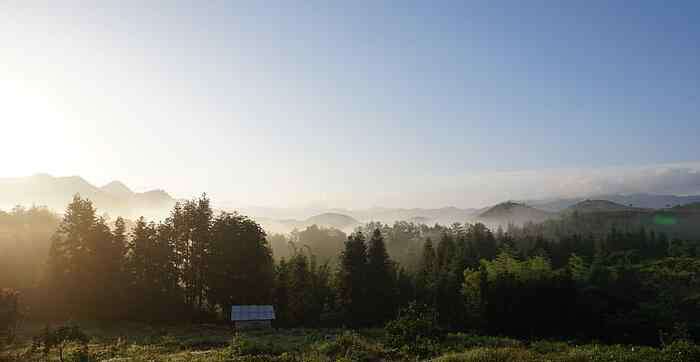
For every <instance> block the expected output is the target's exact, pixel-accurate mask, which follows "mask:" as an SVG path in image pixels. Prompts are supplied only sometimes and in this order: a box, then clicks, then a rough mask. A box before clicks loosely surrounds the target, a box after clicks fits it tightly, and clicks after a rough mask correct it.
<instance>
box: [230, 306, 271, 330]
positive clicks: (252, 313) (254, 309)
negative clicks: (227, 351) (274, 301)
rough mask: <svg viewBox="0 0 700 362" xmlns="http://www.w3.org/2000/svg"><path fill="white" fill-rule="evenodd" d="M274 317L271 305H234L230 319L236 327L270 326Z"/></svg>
mask: <svg viewBox="0 0 700 362" xmlns="http://www.w3.org/2000/svg"><path fill="white" fill-rule="evenodd" d="M274 319H275V308H274V307H273V306H271V305H234V306H232V307H231V321H232V322H233V326H234V327H235V328H238V329H252V328H271V327H272V321H273V320H274Z"/></svg>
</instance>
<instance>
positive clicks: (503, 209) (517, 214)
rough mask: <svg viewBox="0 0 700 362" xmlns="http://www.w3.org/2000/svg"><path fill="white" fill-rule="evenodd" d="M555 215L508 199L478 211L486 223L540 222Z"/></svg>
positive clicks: (480, 217)
mask: <svg viewBox="0 0 700 362" xmlns="http://www.w3.org/2000/svg"><path fill="white" fill-rule="evenodd" d="M555 216H556V215H555V214H553V213H549V212H546V211H543V210H540V209H536V208H534V207H531V206H528V205H525V204H521V203H517V202H512V201H508V202H503V203H500V204H498V205H495V206H493V207H490V208H488V209H487V210H486V211H484V212H482V213H480V214H479V217H478V218H479V219H480V220H482V221H485V222H487V223H499V224H507V223H513V224H524V223H526V222H542V221H544V220H547V219H549V218H552V217H555Z"/></svg>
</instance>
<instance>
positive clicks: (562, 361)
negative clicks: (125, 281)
mask: <svg viewBox="0 0 700 362" xmlns="http://www.w3.org/2000/svg"><path fill="white" fill-rule="evenodd" d="M31 336H35V338H34V339H32V338H31ZM395 337H396V334H395V333H394V332H391V331H390V330H389V329H387V330H382V329H362V330H358V331H352V332H351V331H347V330H341V329H281V330H276V331H274V330H261V331H247V332H237V331H234V330H231V329H230V328H227V327H225V326H217V325H212V324H205V325H202V324H194V325H153V324H141V323H123V322H116V323H109V326H104V324H102V325H100V324H95V323H88V324H86V325H83V326H82V327H81V328H78V327H77V326H75V325H69V326H65V327H57V328H45V327H41V326H40V325H26V326H25V329H24V330H22V331H20V338H19V339H18V341H17V342H15V343H14V344H12V345H10V346H9V347H8V348H5V349H0V361H2V362H10V361H12V362H16V361H26V362H35V361H36V362H39V361H42V362H46V361H52V362H54V361H60V355H61V354H62V355H63V360H64V361H65V362H78V361H84V362H94V361H105V360H108V361H115V362H116V361H132V362H141V361H143V362H145V361H149V362H152V361H159V362H160V361H163V362H165V361H170V362H176V361H178V362H184V361H191V362H192V361H201V362H204V361H228V362H230V361H284V362H302V361H303V362H314V361H318V362H333V361H336V362H337V361H340V362H346V361H347V362H355V361H358V362H374V361H377V362H379V361H407V362H408V361H419V360H420V361H466V362H475V361H478V362H511V361H517V362H541V361H551V362H691V361H692V362H694V361H697V360H698V358H699V357H700V346H698V345H695V344H693V343H691V342H689V341H685V340H679V341H676V342H673V343H670V344H667V345H664V346H662V347H658V348H655V347H642V346H634V345H601V344H573V343H567V342H555V341H551V340H536V341H531V342H522V341H518V340H514V339H510V338H503V337H488V336H480V335H474V334H463V333H449V334H446V335H444V336H442V338H437V339H432V342H431V343H429V344H428V343H424V344H423V346H425V347H427V346H429V347H430V348H424V349H421V350H416V351H412V347H414V346H415V345H412V344H405V345H402V346H400V347H399V348H396V347H393V345H394V344H393V342H392V341H395ZM46 343H48V345H50V346H51V347H50V348H48V349H46Z"/></svg>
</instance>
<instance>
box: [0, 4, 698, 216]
mask: <svg viewBox="0 0 700 362" xmlns="http://www.w3.org/2000/svg"><path fill="white" fill-rule="evenodd" d="M141 3H143V2H140V1H139V2H132V3H130V2H125V1H119V2H115V3H113V4H110V5H106V4H108V2H106V1H103V2H100V4H101V5H100V6H88V5H86V4H85V3H84V2H83V3H82V4H80V3H75V4H73V6H71V3H70V2H69V1H61V2H54V1H46V2H32V1H16V2H15V1H0V44H1V45H2V46H1V47H0V125H1V128H0V152H1V154H2V158H1V160H2V164H0V177H2V176H21V175H29V174H33V173H36V172H48V173H51V174H54V175H73V174H77V175H81V176H83V177H85V178H86V179H87V180H89V181H91V182H94V183H96V184H102V183H106V182H108V181H111V180H113V179H119V180H122V181H124V182H125V183H127V184H128V185H130V186H132V187H133V188H134V189H136V190H145V189H149V188H163V189H166V190H167V191H169V192H171V193H172V194H174V195H175V196H179V197H189V196H191V195H194V194H196V193H199V192H203V191H206V192H208V193H210V195H212V197H213V198H214V199H215V200H220V201H226V202H229V203H232V204H234V205H238V204H240V205H251V204H253V205H276V206H299V205H303V204H306V203H317V202H321V203H326V204H327V205H329V206H344V207H365V206H372V205H383V206H404V207H407V206H417V207H418V206H424V207H425V206H431V207H433V206H443V205H455V206H480V204H483V203H486V202H492V201H493V200H496V199H499V198H500V199H507V198H518V197H524V196H526V195H530V194H532V195H540V194H542V195H547V194H550V193H552V194H562V193H567V192H579V191H577V190H578V189H577V187H579V188H581V187H582V186H581V185H586V184H587V183H588V184H591V182H592V181H591V180H592V179H595V180H599V179H603V178H604V179H605V180H604V181H596V182H598V184H596V185H593V186H590V187H589V188H588V189H586V190H589V189H592V190H598V189H600V190H608V189H615V187H613V186H614V185H618V184H619V185H623V184H624V185H623V186H624V187H623V186H620V189H621V190H622V191H625V190H627V191H629V190H637V189H644V188H645V187H646V188H649V190H647V191H651V192H662V191H664V190H665V191H668V190H675V191H674V192H678V193H690V192H700V177H699V176H698V172H697V169H698V162H697V161H698V160H700V141H699V140H700V137H699V136H700V117H699V115H700V99H698V98H699V97H700V96H699V95H700V47H698V46H697V42H698V39H700V22H698V19H699V18H700V6H698V5H697V2H687V3H686V2H682V1H674V2H670V3H664V2H661V1H654V2H645V1H635V2H631V3H624V4H623V2H611V1H566V2H561V1H527V2H523V1H512V2H499V1H483V2H477V1H474V2H471V1H455V2H446V1H422V2H409V1H402V2H391V3H389V2H386V3H383V4H384V5H381V4H380V2H378V1H367V2H362V1H343V2H329V1H300V2H292V1H284V2H280V3H274V2H272V1H250V2H243V1H241V2H236V1H221V2H213V1H211V2H191V3H185V2H175V1H167V2H163V3H160V4H159V3H156V2H148V4H149V5H143V4H141ZM204 3H206V4H204ZM613 3H617V4H619V5H615V4H613ZM621 173H622V174H623V176H620V174H621ZM679 173H681V174H683V175H682V176H678V174H679ZM591 175H593V176H591ZM601 175H603V176H604V177H603V176H601ZM640 175H647V176H649V175H656V176H658V175H662V176H663V177H666V176H664V175H671V176H670V177H671V178H672V179H673V180H676V179H677V178H678V177H680V178H681V179H683V182H681V184H683V185H685V186H684V187H685V188H681V187H679V186H678V185H676V184H673V185H672V186H668V185H666V184H663V185H661V186H658V185H657V186H658V187H656V186H654V187H656V188H652V187H651V186H649V187H647V186H648V185H645V186H644V187H637V186H634V185H635V184H634V181H630V185H631V186H630V185H628V182H627V181H628V180H637V182H641V181H639V180H640V177H641V176H640ZM656 176H655V177H656ZM635 177H636V179H635ZM644 177H646V176H644ZM644 177H642V178H643V179H645V178H644ZM649 177H652V176H649ZM664 179H665V178H664ZM521 181H522V182H521ZM600 183H602V184H604V186H600V185H599V184H600ZM652 184H653V182H652ZM567 185H569V186H567ZM572 185H573V186H572ZM576 185H578V186H576ZM611 185H613V186H611ZM606 187H607V188H606ZM635 187H637V188H635ZM615 190H617V189H615ZM645 190H646V189H645ZM581 192H583V191H581ZM586 192H588V191H586Z"/></svg>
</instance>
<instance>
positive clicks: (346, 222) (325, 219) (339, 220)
mask: <svg viewBox="0 0 700 362" xmlns="http://www.w3.org/2000/svg"><path fill="white" fill-rule="evenodd" d="M254 219H255V221H257V222H259V223H260V225H262V226H263V228H264V229H265V230H266V231H267V232H273V233H288V232H290V231H292V230H294V229H298V230H302V229H305V228H307V227H308V226H311V225H318V226H322V227H327V228H335V229H339V230H342V231H345V232H351V231H352V230H353V229H354V228H355V227H356V226H359V225H360V222H359V221H357V220H356V219H355V218H353V217H351V216H348V215H344V214H340V213H334V212H327V213H323V214H319V215H315V216H311V217H309V218H307V219H304V220H297V219H272V218H266V217H259V216H258V217H254Z"/></svg>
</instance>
